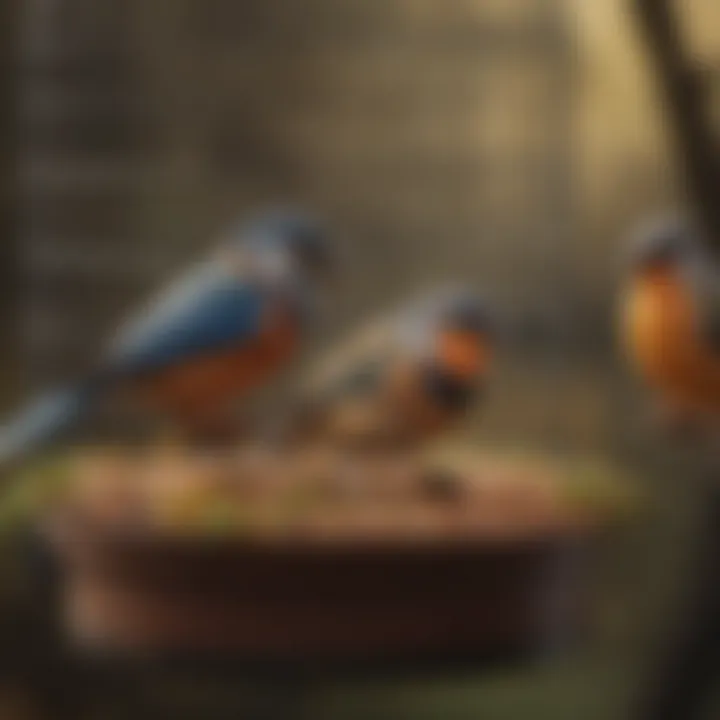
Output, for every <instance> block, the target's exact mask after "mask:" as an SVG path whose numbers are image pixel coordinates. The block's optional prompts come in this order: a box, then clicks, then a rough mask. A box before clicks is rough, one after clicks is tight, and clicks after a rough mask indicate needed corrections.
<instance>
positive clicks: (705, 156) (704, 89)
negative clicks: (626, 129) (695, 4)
mask: <svg viewBox="0 0 720 720" xmlns="http://www.w3.org/2000/svg"><path fill="white" fill-rule="evenodd" d="M632 1H633V4H634V10H635V13H636V16H637V20H638V23H639V26H640V29H641V31H642V33H643V36H644V39H645V42H646V45H647V47H648V49H649V51H650V55H651V61H652V63H653V65H654V67H655V69H656V72H657V76H658V81H659V84H660V90H661V92H662V94H663V97H664V101H665V105H666V109H667V118H668V122H669V127H670V130H671V132H672V135H673V142H674V145H675V151H676V153H677V155H678V158H679V160H680V161H681V163H682V171H683V174H684V179H685V183H686V186H687V192H688V194H689V198H690V201H691V202H692V203H693V204H694V205H695V208H696V210H697V213H698V215H699V218H700V221H701V223H702V224H703V225H704V226H705V228H706V230H707V231H708V235H709V238H710V241H711V242H712V243H713V245H714V250H715V251H716V252H720V202H719V200H720V151H719V150H718V140H717V137H716V135H715V132H714V130H713V128H712V126H711V121H710V112H709V108H710V98H709V96H708V86H707V83H706V78H705V77H704V75H703V73H702V71H701V69H700V68H699V67H698V66H697V65H696V64H695V63H694V62H693V61H692V59H691V57H690V53H689V52H688V51H687V49H686V48H685V47H684V44H683V39H682V37H681V31H680V27H679V23H678V19H677V17H676V15H675V12H674V9H673V7H672V6H671V3H670V0H632Z"/></svg>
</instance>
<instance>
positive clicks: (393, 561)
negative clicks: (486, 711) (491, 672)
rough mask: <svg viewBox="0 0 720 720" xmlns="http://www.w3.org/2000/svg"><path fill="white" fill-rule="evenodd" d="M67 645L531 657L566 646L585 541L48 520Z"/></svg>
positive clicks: (268, 653) (575, 622)
mask: <svg viewBox="0 0 720 720" xmlns="http://www.w3.org/2000/svg"><path fill="white" fill-rule="evenodd" d="M50 538H51V545H52V548H53V551H54V553H55V554H56V556H57V558H58V559H59V562H60V565H61V568H62V570H63V577H64V580H63V583H64V584H63V589H62V593H63V596H64V607H65V613H66V618H67V623H68V627H69V629H70V630H71V633H72V635H73V637H74V638H75V639H76V640H78V641H80V642H82V643H84V644H87V645H90V646H92V647H94V648H102V649H105V650H121V651H128V650H131V651H141V652H151V653H152V652H157V653H175V652H179V653H182V652H198V651H201V652H205V651H208V652H215V651H221V652H230V653H232V654H233V655H234V656H236V657H239V658H245V659H247V660H250V661H257V662H264V661H268V662H289V663H295V662H319V663H330V664H332V663H343V662H357V661H360V662H371V663H372V662H378V661H391V662H392V661H396V660H403V659H410V660H413V661H417V662H423V661H428V662H432V661H435V660H443V659H453V658H474V657H478V658H481V657H482V658H486V657H494V656H497V657H507V658H510V659H512V658H519V657H527V656H528V655H536V654H537V653H542V652H543V651H546V650H548V649H550V648H554V647H555V646H557V644H558V643H561V642H565V641H566V640H567V639H568V638H572V637H573V636H574V635H575V634H576V633H577V631H578V630H579V629H580V628H581V627H582V625H583V617H584V614H585V609H586V605H585V602H584V598H583V587H584V583H583V581H582V577H581V572H582V568H583V567H584V566H585V565H586V559H587V552H588V550H589V546H590V544H591V542H590V541H591V538H590V537H589V533H588V532H587V531H586V532H583V531H580V530H578V529H577V528H575V529H571V528H564V529H562V530H558V531H557V532H555V533H553V532H547V531H544V532H543V533H541V534H538V535H537V536H536V537H523V538H514V539H511V538H506V539H498V538H494V539H487V540H483V539H481V538H473V539H465V540H459V539H448V540H445V541H444V540H439V539H437V538H435V539H428V540H427V541H423V540H422V539H417V538H416V539H415V540H413V541H412V542H410V541H407V540H405V541H403V540H400V539H397V538H396V539H382V538H375V539H367V540H357V539H356V540H354V541H345V542H333V541H329V540H323V539H320V538H305V539H301V538H296V539H292V540H290V539H288V538H286V539H280V538H276V539H272V538H268V539H257V540H250V539H241V538H234V539H233V538H227V537H206V538H198V537H181V536H175V537H172V536H160V535H153V534H150V533H148V532H137V533H131V532H127V531H123V532H120V531H118V530H109V529H107V528H103V527H100V526H97V525H95V526H94V525H92V524H91V523H88V522H84V521H82V520H81V519H79V518H72V519H70V518H64V519H62V520H56V521H55V522H54V524H53V527H52V531H51V533H50Z"/></svg>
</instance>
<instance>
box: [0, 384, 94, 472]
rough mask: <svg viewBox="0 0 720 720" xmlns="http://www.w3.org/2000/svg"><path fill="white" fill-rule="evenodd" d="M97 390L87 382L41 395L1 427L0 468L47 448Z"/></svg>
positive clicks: (85, 406)
mask: <svg viewBox="0 0 720 720" xmlns="http://www.w3.org/2000/svg"><path fill="white" fill-rule="evenodd" d="M96 391H97V384H96V383H95V382H87V383H83V384H81V385H76V386H73V387H70V388H65V389H61V390H57V391H54V392H51V393H49V394H46V395H43V396H41V397H40V398H39V399H38V400H35V401H33V402H31V403H30V404H29V405H28V406H26V407H25V408H23V409H22V410H21V411H20V412H19V413H18V414H17V415H15V416H14V417H13V418H12V419H11V420H9V422H7V423H6V424H5V425H3V426H1V427H0V468H7V467H8V466H11V465H14V464H15V463H17V462H19V461H20V460H23V459H25V458H27V457H28V456H31V455H33V454H35V453H37V452H41V451H42V450H44V449H46V448H47V447H48V445H50V444H52V443H53V442H55V441H57V440H59V439H60V438H61V437H62V436H63V435H64V434H65V433H66V432H67V431H69V430H70V429H72V428H73V427H74V426H75V425H76V423H77V422H78V421H79V420H80V419H81V418H82V416H83V415H84V413H85V411H86V409H87V407H88V406H89V404H90V402H89V401H90V398H91V396H92V395H94V394H95V392H96Z"/></svg>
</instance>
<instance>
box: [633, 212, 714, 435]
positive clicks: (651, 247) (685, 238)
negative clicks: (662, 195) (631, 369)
mask: <svg viewBox="0 0 720 720" xmlns="http://www.w3.org/2000/svg"><path fill="white" fill-rule="evenodd" d="M621 325H622V334H623V341H624V344H625V347H626V349H627V351H628V354H629V356H630V359H631V361H632V362H633V363H634V365H635V366H636V367H637V369H638V371H639V372H640V374H641V375H642V376H643V377H644V379H645V380H646V382H647V383H648V385H649V386H651V387H652V388H653V389H654V390H656V391H657V392H658V394H659V395H660V398H661V400H662V401H663V403H664V405H665V407H666V409H667V410H668V411H669V412H671V413H672V416H673V417H675V418H676V419H683V420H692V421H700V422H702V423H703V424H704V423H708V422H709V423H710V424H713V425H714V424H715V423H716V422H717V421H718V420H720V266H719V265H718V263H717V260H716V258H715V257H713V256H712V254H711V253H710V252H709V251H708V250H707V246H706V245H705V244H703V242H702V236H701V234H700V231H699V230H698V229H697V228H695V227H694V226H693V225H692V223H691V222H690V221H689V220H687V219H683V218H675V219H671V220H665V221H663V222H660V223H657V224H655V225H653V226H652V227H650V228H647V229H645V230H644V231H643V232H641V233H640V236H639V238H638V239H637V240H636V242H635V243H634V245H633V249H632V254H631V263H630V271H629V274H628V278H627V280H626V285H625V288H624V291H623V296H622V302H621Z"/></svg>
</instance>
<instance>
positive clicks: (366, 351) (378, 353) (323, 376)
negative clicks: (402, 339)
mask: <svg viewBox="0 0 720 720" xmlns="http://www.w3.org/2000/svg"><path fill="white" fill-rule="evenodd" d="M393 331H394V323H393V322H392V321H391V320H390V319H387V318H385V319H383V320H380V321H375V322H371V323H369V324H368V325H366V326H365V327H363V328H361V329H360V330H358V331H356V332H354V333H352V334H351V335H350V336H349V337H347V338H346V339H345V340H344V341H341V342H340V343H339V344H337V345H336V346H335V347H333V348H332V349H331V350H329V351H328V352H327V353H326V355H325V356H324V357H321V358H320V360H319V361H318V362H317V363H315V364H314V365H313V366H312V367H311V368H310V369H309V371H308V373H307V374H306V377H305V380H304V381H303V382H302V383H301V385H302V390H303V395H304V396H305V397H306V398H308V399H311V400H312V399H315V400H317V399H321V400H325V401H327V400H329V399H330V398H333V397H337V396H338V395H347V394H358V393H360V394H361V393H363V392H366V391H368V390H369V388H371V387H373V386H374V385H375V383H376V381H377V379H378V377H379V375H380V374H381V372H382V368H383V367H384V366H385V364H386V362H387V361H388V359H389V357H390V356H391V355H392V352H393V345H394V332H393Z"/></svg>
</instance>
